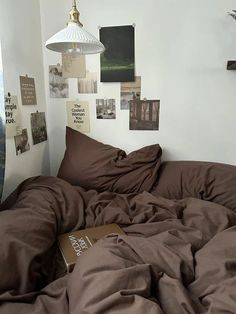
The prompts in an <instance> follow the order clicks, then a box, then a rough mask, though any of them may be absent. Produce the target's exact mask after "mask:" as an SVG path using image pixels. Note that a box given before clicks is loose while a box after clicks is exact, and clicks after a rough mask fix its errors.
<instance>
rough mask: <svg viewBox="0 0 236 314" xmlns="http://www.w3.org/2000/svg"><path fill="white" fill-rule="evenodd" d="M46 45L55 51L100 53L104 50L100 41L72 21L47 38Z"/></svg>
mask: <svg viewBox="0 0 236 314" xmlns="http://www.w3.org/2000/svg"><path fill="white" fill-rule="evenodd" d="M46 47H47V48H48V49H50V50H53V51H56V52H61V53H68V52H77V53H79V54H93V53H101V52H103V51H104V50H105V47H104V45H103V44H102V43H101V42H100V41H98V40H97V39H96V38H95V37H94V36H93V35H91V34H90V33H89V32H87V31H86V30H84V29H83V28H82V27H81V26H79V25H78V24H77V23H74V22H69V23H68V26H67V27H66V28H64V29H62V30H61V31H60V32H58V33H56V34H55V35H53V36H52V37H51V38H49V39H48V40H47V42H46Z"/></svg>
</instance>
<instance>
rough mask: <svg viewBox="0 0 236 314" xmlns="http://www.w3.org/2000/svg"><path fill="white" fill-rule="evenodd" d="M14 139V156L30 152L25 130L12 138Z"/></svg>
mask: <svg viewBox="0 0 236 314" xmlns="http://www.w3.org/2000/svg"><path fill="white" fill-rule="evenodd" d="M14 139H15V147H16V155H20V154H23V153H25V152H27V151H28V150H30V145H29V139H28V132H27V129H23V130H22V133H21V134H19V135H16V136H14Z"/></svg>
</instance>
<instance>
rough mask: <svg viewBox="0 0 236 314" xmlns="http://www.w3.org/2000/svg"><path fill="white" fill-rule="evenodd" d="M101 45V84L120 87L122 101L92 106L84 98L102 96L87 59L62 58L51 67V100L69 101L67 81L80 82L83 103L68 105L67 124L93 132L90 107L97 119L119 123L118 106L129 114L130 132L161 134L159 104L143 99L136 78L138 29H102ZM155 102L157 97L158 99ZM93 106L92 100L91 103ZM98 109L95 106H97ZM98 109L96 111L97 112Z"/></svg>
mask: <svg viewBox="0 0 236 314" xmlns="http://www.w3.org/2000/svg"><path fill="white" fill-rule="evenodd" d="M99 35H100V41H101V42H102V43H103V44H104V46H105V48H106V49H105V51H104V52H103V53H102V54H101V55H100V73H99V74H100V82H101V83H103V84H107V85H106V87H107V86H109V83H114V82H115V83H116V82H117V83H119V86H120V99H119V101H117V100H116V99H115V98H113V97H111V98H106V97H104V96H102V97H101V96H99V95H98V96H96V104H95V101H94V100H92V101H93V103H91V104H89V103H88V102H87V99H86V101H84V100H83V99H81V98H83V95H85V97H86V95H88V94H91V95H92V94H99V83H100V82H99V83H98V73H96V72H90V71H88V70H86V57H85V56H83V55H77V54H74V53H70V54H62V66H60V64H58V65H51V66H49V88H50V97H52V98H68V95H69V85H68V79H69V78H75V79H77V87H78V95H79V97H80V99H79V100H80V101H78V100H76V101H67V102H66V107H67V123H68V125H69V126H70V127H71V128H73V129H75V130H80V131H81V132H85V133H87V132H90V111H89V106H90V105H91V106H93V112H94V111H95V110H96V118H97V119H101V120H106V119H116V117H117V108H116V103H120V106H119V109H120V110H127V111H128V112H127V114H128V117H129V129H130V130H131V131H132V130H150V131H151V130H159V112H160V100H147V99H146V98H143V100H142V97H143V95H142V97H141V90H142V86H141V82H142V80H143V78H142V77H141V76H139V75H135V25H134V24H133V25H124V26H109V27H100V28H99ZM155 98H156V97H155ZM90 102H91V100H90ZM95 105H96V106H95ZM95 108H96V109H95Z"/></svg>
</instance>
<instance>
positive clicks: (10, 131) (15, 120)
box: [5, 94, 21, 138]
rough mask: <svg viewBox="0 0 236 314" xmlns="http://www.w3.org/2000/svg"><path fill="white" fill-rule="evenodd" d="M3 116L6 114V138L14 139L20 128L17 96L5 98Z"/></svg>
mask: <svg viewBox="0 0 236 314" xmlns="http://www.w3.org/2000/svg"><path fill="white" fill-rule="evenodd" d="M5 114H6V137H7V138H10V137H14V136H15V135H16V134H17V131H18V129H19V127H20V123H21V119H20V113H19V108H18V98H17V96H13V95H12V96H11V95H9V94H8V96H6V97H5Z"/></svg>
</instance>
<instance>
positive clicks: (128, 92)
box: [120, 76, 141, 110]
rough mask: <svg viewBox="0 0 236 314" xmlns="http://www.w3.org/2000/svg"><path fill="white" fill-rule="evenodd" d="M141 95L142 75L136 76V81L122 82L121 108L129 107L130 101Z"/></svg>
mask: <svg viewBox="0 0 236 314" xmlns="http://www.w3.org/2000/svg"><path fill="white" fill-rule="evenodd" d="M140 97H141V76H135V81H134V82H122V83H121V86H120V109H122V110H123V109H129V101H130V100H135V99H140Z"/></svg>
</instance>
